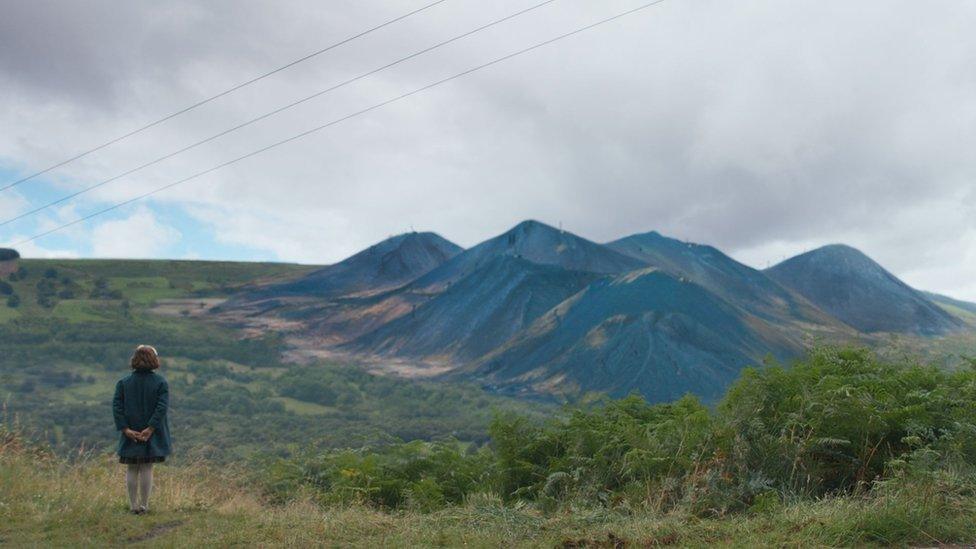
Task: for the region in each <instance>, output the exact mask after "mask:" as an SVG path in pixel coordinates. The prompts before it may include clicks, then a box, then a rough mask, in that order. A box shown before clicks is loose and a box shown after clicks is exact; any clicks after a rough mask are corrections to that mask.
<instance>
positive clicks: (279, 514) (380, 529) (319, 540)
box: [0, 433, 976, 547]
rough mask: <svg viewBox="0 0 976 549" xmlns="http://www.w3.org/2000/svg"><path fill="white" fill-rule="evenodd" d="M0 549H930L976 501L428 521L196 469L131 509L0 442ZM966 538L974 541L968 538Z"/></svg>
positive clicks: (69, 467) (117, 485)
mask: <svg viewBox="0 0 976 549" xmlns="http://www.w3.org/2000/svg"><path fill="white" fill-rule="evenodd" d="M0 436H2V438H0V545H4V546H29V545H45V546H48V545H53V546H77V545H95V546H116V545H129V544H137V545H143V546H159V547H188V546H189V547H194V546H227V545H264V546H281V545H289V546H308V545H326V546H363V547H382V546H404V547H405V546H473V547H501V546H505V547H510V546H524V547H624V546H656V545H673V546H688V547H699V546H703V545H726V546H740V547H756V546H787V545H788V546H798V547H799V546H803V547H806V546H847V545H891V544H894V545H913V544H921V545H938V544H942V543H951V542H957V543H958V542H965V541H969V542H972V541H973V540H974V539H976V526H974V525H973V521H972V517H973V516H976V496H974V495H973V494H968V495H965V494H963V495H960V494H959V493H957V492H956V491H953V490H946V489H945V488H946V487H945V486H943V485H941V484H940V482H938V481H933V482H929V483H924V484H918V485H912V486H906V487H903V488H902V489H897V490H890V491H880V492H877V493H875V494H873V495H871V496H860V497H836V498H827V499H822V500H819V501H813V502H805V503H798V504H791V505H778V506H773V507H771V508H768V509H765V510H762V511H757V512H751V513H745V514H739V515H732V516H727V517H725V518H721V519H718V518H716V519H700V518H694V517H691V516H686V515H681V514H665V515H659V514H652V513H641V512H630V513H623V512H619V511H613V512H611V511H607V510H599V509H574V508H564V509H561V510H559V511H557V512H550V513H544V512H542V511H540V510H538V509H536V508H533V507H531V506H527V505H526V506H506V505H504V504H503V503H502V502H501V501H499V500H497V499H495V498H492V497H490V496H474V497H470V498H469V499H468V501H467V502H465V503H464V504H463V505H458V506H452V507H448V508H445V509H442V510H439V511H436V512H432V513H420V512H417V511H401V512H397V513H386V512H383V511H379V510H376V509H372V508H368V507H362V506H356V505H343V506H335V507H328V506H318V505H316V504H314V503H312V502H311V499H309V498H303V497H301V495H300V494H299V495H297V497H295V498H294V499H292V500H291V501H290V502H289V503H286V504H282V505H272V504H270V503H268V502H267V501H266V500H265V498H264V497H263V496H262V495H261V493H259V492H257V491H255V489H254V488H253V487H250V486H249V485H248V484H247V482H246V480H245V478H246V477H245V475H244V474H243V473H241V472H238V471H234V470H232V469H222V470H220V471H216V470H213V469H210V468H209V467H208V466H207V465H206V464H203V463H197V464H192V465H184V466H179V467H172V466H159V467H157V468H156V491H155V493H154V495H153V500H152V505H153V510H152V512H151V513H150V514H149V515H147V516H132V515H130V514H128V513H127V512H126V503H125V495H124V487H123V478H124V473H123V467H122V466H120V465H118V464H116V463H114V462H113V460H112V458H111V457H109V456H104V455H103V456H97V457H90V458H87V459H81V460H75V461H73V462H70V463H69V462H68V461H66V460H63V459H62V458H57V457H53V456H52V455H50V454H47V453H44V452H39V451H37V450H34V449H32V448H30V447H25V446H24V445H23V444H21V443H20V441H19V439H17V438H16V437H13V436H11V435H9V433H6V434H5V433H0ZM966 536H971V537H966Z"/></svg>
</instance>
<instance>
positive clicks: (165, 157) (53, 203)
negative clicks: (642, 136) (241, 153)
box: [0, 0, 556, 227]
mask: <svg viewBox="0 0 976 549" xmlns="http://www.w3.org/2000/svg"><path fill="white" fill-rule="evenodd" d="M555 1H556V0H544V1H543V2H540V3H538V4H535V5H533V6H530V7H528V8H525V9H523V10H519V11H517V12H515V13H512V14H510V15H506V16H505V17H502V18H500V19H496V20H494V21H492V22H490V23H486V24H484V25H481V26H480V27H477V28H474V29H471V30H469V31H467V32H464V33H461V34H459V35H457V36H454V37H452V38H448V39H447V40H444V41H441V42H438V43H436V44H434V45H432V46H428V47H426V48H424V49H422V50H419V51H416V52H414V53H411V54H410V55H407V56H404V57H401V58H399V59H397V60H396V61H393V62H391V63H387V64H386V65H383V66H381V67H377V68H375V69H372V70H370V71H367V72H364V73H362V74H360V75H358V76H355V77H353V78H350V79H348V80H345V81H343V82H340V83H338V84H335V85H333V86H330V87H328V88H326V89H324V90H321V91H318V92H315V93H313V94H312V95H309V96H306V97H303V98H301V99H298V100H296V101H293V102H291V103H288V104H287V105H284V106H282V107H278V108H277V109H274V110H271V111H268V112H266V113H264V114H262V115H261V116H258V117H256V118H252V119H250V120H247V121H246V122H242V123H240V124H238V125H236V126H233V127H231V128H228V129H226V130H224V131H221V132H218V133H215V134H213V135H211V136H210V137H207V138H204V139H201V140H200V141H197V142H196V143H192V144H190V145H187V146H185V147H183V148H181V149H178V150H175V151H173V152H171V153H169V154H165V155H163V156H160V157H159V158H156V159H154V160H150V161H149V162H146V163H144V164H140V165H139V166H136V167H135V168H132V169H130V170H127V171H124V172H122V173H120V174H118V175H115V176H113V177H110V178H108V179H105V180H102V181H99V182H98V183H95V184H93V185H89V186H88V187H85V188H83V189H80V190H78V191H75V192H73V193H71V194H67V195H65V196H62V197H60V198H58V199H55V200H53V201H51V202H48V203H46V204H44V205H43V206H38V207H37V208H34V209H32V210H28V211H26V212H23V213H21V214H19V215H16V216H14V217H11V218H9V219H6V220H4V221H2V222H0V227H3V226H6V225H9V224H11V223H13V222H14V221H18V220H20V219H23V218H25V217H27V216H30V215H34V214H36V213H38V212H40V211H43V210H46V209H48V208H50V207H51V206H56V205H58V204H61V203H63V202H67V201H68V200H71V199H73V198H76V197H78V196H81V195H83V194H86V193H88V192H91V191H93V190H95V189H97V188H99V187H102V186H104V185H107V184H109V183H111V182H113V181H116V180H118V179H121V178H123V177H125V176H127V175H131V174H133V173H135V172H138V171H141V170H144V169H146V168H148V167H150V166H154V165H156V164H159V163H160V162H163V161H165V160H169V159H170V158H173V157H174V156H177V155H179V154H182V153H185V152H187V151H189V150H191V149H195V148H197V147H199V146H201V145H205V144H207V143H209V142H211V141H214V140H215V139H219V138H221V137H223V136H225V135H227V134H229V133H233V132H235V131H237V130H240V129H242V128H245V127H247V126H250V125H251V124H255V123H257V122H260V121H261V120H264V119H266V118H269V117H272V116H274V115H276V114H279V113H281V112H284V111H286V110H288V109H291V108H293V107H297V106H298V105H301V104H302V103H305V102H308V101H311V100H312V99H315V98H317V97H321V96H322V95H325V94H327V93H329V92H332V91H335V90H337V89H339V88H342V87H345V86H348V85H349V84H352V83H354V82H357V81H359V80H362V79H364V78H366V77H368V76H371V75H374V74H376V73H378V72H381V71H384V70H386V69H389V68H391V67H394V66H396V65H399V64H401V63H403V62H406V61H409V60H410V59H414V58H416V57H419V56H421V55H424V54H426V53H429V52H431V51H434V50H436V49H438V48H441V47H444V46H446V45H448V44H451V43H453V42H457V41H458V40H461V39H463V38H466V37H468V36H471V35H472V34H475V33H478V32H481V31H483V30H485V29H488V28H490V27H494V26H496V25H499V24H501V23H504V22H505V21H508V20H510V19H514V18H516V17H519V16H521V15H524V14H526V13H528V12H530V11H533V10H537V9H539V8H541V7H543V6H545V5H547V4H551V3H553V2H555Z"/></svg>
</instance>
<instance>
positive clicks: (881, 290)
mask: <svg viewBox="0 0 976 549" xmlns="http://www.w3.org/2000/svg"><path fill="white" fill-rule="evenodd" d="M766 273H767V274H768V275H769V276H770V277H772V278H773V279H774V280H776V281H777V282H779V283H780V284H782V285H783V286H786V287H787V288H790V289H792V290H794V291H796V292H797V293H799V294H800V295H802V296H803V297H805V298H807V299H808V300H810V301H811V302H812V303H814V304H815V305H816V306H818V307H820V308H821V309H823V310H824V311H826V312H828V313H830V314H831V315H833V316H835V317H836V318H838V319H839V320H841V321H842V322H845V323H846V324H848V325H850V326H852V327H854V328H856V329H857V330H860V331H862V332H868V333H873V332H899V333H913V334H920V335H938V334H943V333H946V332H950V331H953V330H957V329H959V328H961V327H962V326H963V323H962V322H961V321H960V320H959V319H958V318H956V317H954V316H952V315H951V314H949V313H947V312H946V311H944V310H943V309H942V308H940V307H938V306H937V305H936V304H935V303H933V302H932V301H931V300H929V299H928V298H927V297H925V295H923V294H922V293H921V292H919V291H918V290H915V289H913V288H911V287H909V286H908V285H907V284H905V283H904V282H902V281H901V280H899V279H898V278H897V277H896V276H894V275H893V274H891V273H889V272H888V271H886V270H885V269H884V268H883V267H881V266H880V265H878V264H877V263H875V262H874V261H873V260H872V259H871V258H869V257H868V256H866V255H864V254H863V253H861V252H860V251H859V250H856V249H854V248H851V247H850V246H844V245H839V244H838V245H831V246H824V247H822V248H818V249H816V250H813V251H810V252H807V253H805V254H801V255H798V256H796V257H794V258H791V259H787V260H786V261H784V262H782V263H780V264H778V265H775V266H773V267H771V268H769V269H767V270H766Z"/></svg>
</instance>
